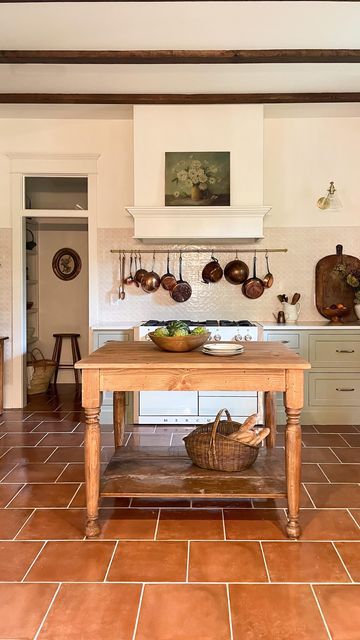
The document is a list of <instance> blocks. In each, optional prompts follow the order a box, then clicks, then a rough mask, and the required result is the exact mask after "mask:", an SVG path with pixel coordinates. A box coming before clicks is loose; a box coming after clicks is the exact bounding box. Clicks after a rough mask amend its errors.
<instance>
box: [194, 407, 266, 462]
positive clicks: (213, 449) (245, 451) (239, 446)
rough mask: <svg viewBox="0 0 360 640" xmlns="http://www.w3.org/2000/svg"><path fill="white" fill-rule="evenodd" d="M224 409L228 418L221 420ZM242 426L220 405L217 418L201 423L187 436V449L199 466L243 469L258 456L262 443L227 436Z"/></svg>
mask: <svg viewBox="0 0 360 640" xmlns="http://www.w3.org/2000/svg"><path fill="white" fill-rule="evenodd" d="M223 412H225V413H226V416H227V420H222V421H221V420H220V418H221V415H222V414H223ZM240 427H241V424H240V423H239V422H233V420H232V419H231V416H230V413H229V412H228V410H227V409H220V411H219V412H218V414H217V416H216V418H215V420H214V422H209V423H208V424H204V425H201V426H200V427H197V428H196V429H194V431H192V432H191V433H190V434H189V435H188V436H186V437H185V438H184V442H185V447H186V451H187V452H188V455H189V457H190V458H191V460H192V461H193V463H194V464H196V465H197V466H198V467H202V468H203V469H214V470H216V471H243V470H244V469H247V468H248V467H250V466H251V465H252V464H253V463H254V462H255V460H256V458H257V456H258V453H259V447H258V446H255V447H254V446H251V445H248V444H243V443H242V442H237V441H236V440H233V439H232V438H228V437H227V436H228V435H230V433H233V432H234V431H238V430H239V429H240Z"/></svg>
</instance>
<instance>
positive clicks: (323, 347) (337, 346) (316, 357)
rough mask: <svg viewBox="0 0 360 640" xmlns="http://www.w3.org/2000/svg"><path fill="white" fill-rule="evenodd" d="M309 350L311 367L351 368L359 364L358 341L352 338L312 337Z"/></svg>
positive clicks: (340, 336)
mask: <svg viewBox="0 0 360 640" xmlns="http://www.w3.org/2000/svg"><path fill="white" fill-rule="evenodd" d="M309 349H310V350H309V356H310V362H311V364H312V366H313V367H317V368H322V367H330V368H337V367H341V368H343V367H344V368H345V367H346V368H349V367H350V368H351V367H358V366H359V364H360V339H358V338H357V337H354V336H344V335H336V336H334V335H332V336H326V335H321V336H317V335H312V336H309Z"/></svg>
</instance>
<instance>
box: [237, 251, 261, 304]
mask: <svg viewBox="0 0 360 640" xmlns="http://www.w3.org/2000/svg"><path fill="white" fill-rule="evenodd" d="M264 288H265V287H264V283H263V281H262V280H260V278H258V277H257V276H256V252H255V255H254V262H253V275H252V277H251V278H248V279H247V280H245V282H244V283H243V286H242V292H243V294H244V296H246V297H247V298H251V299H252V300H254V299H256V298H260V296H262V294H263V293H264Z"/></svg>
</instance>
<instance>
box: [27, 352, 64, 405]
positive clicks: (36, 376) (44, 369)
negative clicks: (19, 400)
mask: <svg viewBox="0 0 360 640" xmlns="http://www.w3.org/2000/svg"><path fill="white" fill-rule="evenodd" d="M35 353H38V354H39V355H40V358H36V355H35ZM30 356H31V361H30V362H28V363H27V366H28V373H29V372H30V374H32V375H29V376H28V388H27V392H28V394H29V395H30V396H34V395H36V394H37V393H45V391H47V389H48V386H49V384H50V380H51V377H52V375H53V373H54V371H55V369H56V367H57V363H56V362H55V360H47V359H46V358H45V357H44V354H43V353H42V351H40V349H38V348H37V347H36V348H35V349H33V350H32V351H31V353H30Z"/></svg>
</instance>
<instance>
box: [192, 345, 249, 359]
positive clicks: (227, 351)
mask: <svg viewBox="0 0 360 640" xmlns="http://www.w3.org/2000/svg"><path fill="white" fill-rule="evenodd" d="M243 351H244V347H243V345H241V344H237V343H236V342H208V343H207V344H204V346H203V348H202V352H203V353H206V354H207V355H209V356H236V355H238V354H239V353H242V352H243Z"/></svg>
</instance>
